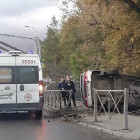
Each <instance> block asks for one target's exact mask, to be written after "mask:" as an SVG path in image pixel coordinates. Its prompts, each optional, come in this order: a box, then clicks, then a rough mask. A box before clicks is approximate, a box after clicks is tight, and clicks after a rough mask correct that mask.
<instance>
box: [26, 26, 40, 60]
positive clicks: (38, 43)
mask: <svg viewBox="0 0 140 140" xmlns="http://www.w3.org/2000/svg"><path fill="white" fill-rule="evenodd" d="M25 27H27V28H32V29H33V30H34V32H35V41H36V53H37V54H38V55H39V58H40V59H41V51H40V49H41V45H40V42H39V39H38V37H37V32H36V28H35V27H32V26H28V25H25Z"/></svg>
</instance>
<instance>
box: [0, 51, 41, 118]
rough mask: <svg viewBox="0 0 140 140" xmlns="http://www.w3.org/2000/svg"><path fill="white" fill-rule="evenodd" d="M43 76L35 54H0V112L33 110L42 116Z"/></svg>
mask: <svg viewBox="0 0 140 140" xmlns="http://www.w3.org/2000/svg"><path fill="white" fill-rule="evenodd" d="M42 108H43V78H42V68H41V64H40V59H39V56H38V55H37V54H22V52H20V51H10V52H8V53H5V54H0V112H2V111H29V112H32V111H34V112H35V114H36V117H37V119H40V118H41V116H42Z"/></svg>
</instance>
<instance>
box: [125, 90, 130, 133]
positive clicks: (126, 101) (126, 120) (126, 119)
mask: <svg viewBox="0 0 140 140" xmlns="http://www.w3.org/2000/svg"><path fill="white" fill-rule="evenodd" d="M128 92H129V91H128V89H127V88H125V89H124V130H128V96H129V95H128Z"/></svg>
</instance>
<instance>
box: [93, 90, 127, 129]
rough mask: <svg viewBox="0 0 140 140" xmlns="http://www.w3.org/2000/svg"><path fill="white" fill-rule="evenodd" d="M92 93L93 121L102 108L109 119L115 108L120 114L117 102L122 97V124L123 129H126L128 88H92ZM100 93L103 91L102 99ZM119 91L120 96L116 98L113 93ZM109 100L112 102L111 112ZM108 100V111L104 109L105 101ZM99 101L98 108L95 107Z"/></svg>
mask: <svg viewBox="0 0 140 140" xmlns="http://www.w3.org/2000/svg"><path fill="white" fill-rule="evenodd" d="M93 93H94V121H95V122H96V121H97V117H98V115H99V114H100V112H101V110H102V109H103V111H104V113H105V114H106V115H107V116H108V118H109V119H111V118H112V116H113V114H114V112H115V110H116V111H117V112H118V113H119V114H120V111H119V108H118V104H119V103H120V101H121V100H122V99H123V98H124V101H123V102H124V112H123V116H124V118H123V120H124V122H123V124H124V126H123V127H124V130H128V96H129V94H128V89H126V88H125V89H124V90H96V89H94V88H93ZM101 93H105V97H104V99H102V97H101ZM118 93H121V95H120V97H119V98H118V100H116V99H115V94H118ZM111 100H112V102H113V104H114V109H113V111H112V112H111V111H110V109H111V104H110V103H111ZM106 101H107V102H108V112H107V111H106V109H105V106H104V105H105V102H106ZM98 103H100V106H99V109H97V106H98V105H97V104H98Z"/></svg>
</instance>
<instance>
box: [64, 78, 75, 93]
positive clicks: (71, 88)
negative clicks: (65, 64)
mask: <svg viewBox="0 0 140 140" xmlns="http://www.w3.org/2000/svg"><path fill="white" fill-rule="evenodd" d="M66 83H67V86H68V90H73V92H75V91H76V89H75V84H74V82H73V81H71V80H70V81H66Z"/></svg>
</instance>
